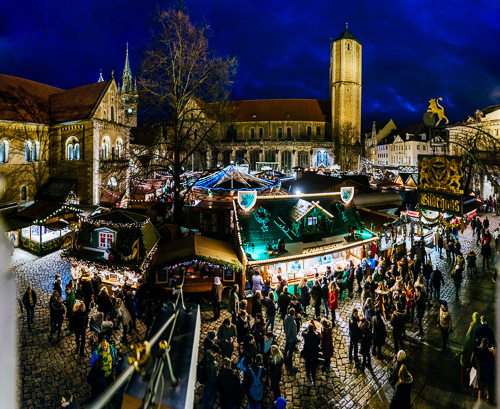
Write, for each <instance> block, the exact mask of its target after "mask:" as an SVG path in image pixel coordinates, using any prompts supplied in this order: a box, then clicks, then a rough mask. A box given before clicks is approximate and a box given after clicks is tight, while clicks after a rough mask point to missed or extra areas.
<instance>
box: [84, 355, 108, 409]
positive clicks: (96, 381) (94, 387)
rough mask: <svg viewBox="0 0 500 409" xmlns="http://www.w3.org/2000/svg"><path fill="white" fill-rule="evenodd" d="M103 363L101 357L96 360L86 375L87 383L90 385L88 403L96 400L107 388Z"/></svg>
mask: <svg viewBox="0 0 500 409" xmlns="http://www.w3.org/2000/svg"><path fill="white" fill-rule="evenodd" d="M103 367H104V361H103V360H102V358H101V357H99V358H97V360H96V362H95V364H94V367H92V368H90V372H89V374H88V375H87V382H88V383H89V385H90V401H91V402H92V401H93V400H94V399H96V398H97V397H98V396H99V395H100V394H101V393H103V392H104V390H105V389H106V387H107V384H106V373H105V372H104V369H103Z"/></svg>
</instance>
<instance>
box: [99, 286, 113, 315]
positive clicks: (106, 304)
mask: <svg viewBox="0 0 500 409" xmlns="http://www.w3.org/2000/svg"><path fill="white" fill-rule="evenodd" d="M96 303H97V310H98V311H99V312H102V313H103V314H104V319H106V318H107V317H108V315H109V313H110V312H111V311H112V310H113V302H112V301H111V297H110V296H109V294H108V289H107V288H106V287H104V286H103V287H102V289H101V292H100V293H99V295H98V296H97V299H96Z"/></svg>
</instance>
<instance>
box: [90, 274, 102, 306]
mask: <svg viewBox="0 0 500 409" xmlns="http://www.w3.org/2000/svg"><path fill="white" fill-rule="evenodd" d="M91 283H92V294H94V298H95V299H96V301H97V296H98V295H99V293H100V292H101V283H102V280H101V277H100V276H99V273H98V272H97V271H95V272H94V277H92V280H91Z"/></svg>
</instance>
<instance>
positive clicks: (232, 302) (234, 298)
mask: <svg viewBox="0 0 500 409" xmlns="http://www.w3.org/2000/svg"><path fill="white" fill-rule="evenodd" d="M239 289H240V287H239V285H238V284H235V285H234V287H233V289H232V290H231V292H230V293H229V301H228V303H227V312H228V313H229V314H231V324H235V325H236V321H237V319H238V313H239V311H240V300H239V296H238V291H239Z"/></svg>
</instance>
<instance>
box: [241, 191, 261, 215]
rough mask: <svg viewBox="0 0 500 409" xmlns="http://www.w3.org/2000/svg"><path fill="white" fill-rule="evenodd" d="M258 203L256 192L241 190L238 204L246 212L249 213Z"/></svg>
mask: <svg viewBox="0 0 500 409" xmlns="http://www.w3.org/2000/svg"><path fill="white" fill-rule="evenodd" d="M256 202H257V191H256V190H239V191H238V204H239V205H240V207H241V208H242V209H243V210H244V211H245V212H247V211H249V210H250V209H251V208H252V207H253V206H254V205H255V203H256Z"/></svg>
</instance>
